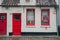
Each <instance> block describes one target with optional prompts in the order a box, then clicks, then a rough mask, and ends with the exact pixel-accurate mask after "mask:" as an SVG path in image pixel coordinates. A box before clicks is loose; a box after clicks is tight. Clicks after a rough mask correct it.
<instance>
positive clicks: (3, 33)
mask: <svg viewBox="0 0 60 40" xmlns="http://www.w3.org/2000/svg"><path fill="white" fill-rule="evenodd" d="M0 16H5V19H1V18H0V21H1V20H2V21H4V20H5V21H4V22H5V23H3V24H4V25H3V24H2V23H1V22H0V26H3V27H4V29H3V27H2V30H3V32H1V33H2V35H6V34H7V13H0ZM0 28H1V27H0Z"/></svg>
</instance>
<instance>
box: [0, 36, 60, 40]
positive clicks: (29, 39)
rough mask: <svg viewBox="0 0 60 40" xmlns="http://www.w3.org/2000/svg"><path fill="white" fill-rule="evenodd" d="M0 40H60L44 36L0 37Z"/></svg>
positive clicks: (59, 38)
mask: <svg viewBox="0 0 60 40" xmlns="http://www.w3.org/2000/svg"><path fill="white" fill-rule="evenodd" d="M0 40H60V37H55V36H54V37H51V36H50V37H48V36H47V37H45V36H18V37H16V36H14V37H12V36H11V37H0Z"/></svg>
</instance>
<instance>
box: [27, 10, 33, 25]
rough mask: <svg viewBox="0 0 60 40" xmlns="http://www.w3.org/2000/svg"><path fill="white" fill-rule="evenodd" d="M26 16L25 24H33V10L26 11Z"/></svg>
mask: <svg viewBox="0 0 60 40" xmlns="http://www.w3.org/2000/svg"><path fill="white" fill-rule="evenodd" d="M27 13H28V15H27V20H28V21H27V23H28V24H34V10H28V11H27Z"/></svg>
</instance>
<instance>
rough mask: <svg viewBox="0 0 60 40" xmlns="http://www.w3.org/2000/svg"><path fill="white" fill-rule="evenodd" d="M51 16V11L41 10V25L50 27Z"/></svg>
mask: <svg viewBox="0 0 60 40" xmlns="http://www.w3.org/2000/svg"><path fill="white" fill-rule="evenodd" d="M49 20H50V15H49V9H42V10H41V25H49Z"/></svg>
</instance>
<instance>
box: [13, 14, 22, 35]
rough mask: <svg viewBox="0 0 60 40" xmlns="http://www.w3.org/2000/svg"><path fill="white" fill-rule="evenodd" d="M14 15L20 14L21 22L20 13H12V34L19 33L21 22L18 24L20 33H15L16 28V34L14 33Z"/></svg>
mask: <svg viewBox="0 0 60 40" xmlns="http://www.w3.org/2000/svg"><path fill="white" fill-rule="evenodd" d="M14 15H20V22H21V13H13V15H12V34H13V35H21V24H20V32H19V33H20V34H17V32H16V30H15V33H16V34H14V23H13V20H14Z"/></svg>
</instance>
